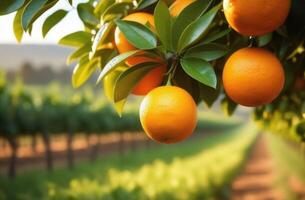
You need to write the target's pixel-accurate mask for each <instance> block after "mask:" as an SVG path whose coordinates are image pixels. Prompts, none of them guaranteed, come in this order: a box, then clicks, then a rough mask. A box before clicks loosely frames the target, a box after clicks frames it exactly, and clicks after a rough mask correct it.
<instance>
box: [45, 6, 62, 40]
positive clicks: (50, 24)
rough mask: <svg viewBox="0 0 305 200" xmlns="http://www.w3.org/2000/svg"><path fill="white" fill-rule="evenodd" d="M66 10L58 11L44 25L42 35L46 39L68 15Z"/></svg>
mask: <svg viewBox="0 0 305 200" xmlns="http://www.w3.org/2000/svg"><path fill="white" fill-rule="evenodd" d="M67 13H68V12H67V11H66V10H57V11H56V12H54V13H53V14H51V15H50V16H49V17H48V18H47V19H46V20H45V22H44V23H43V26H42V35H43V37H45V36H46V35H47V34H48V32H49V31H50V30H51V29H52V28H53V27H54V26H55V25H56V24H58V23H59V22H60V21H61V20H62V19H63V18H64V17H65V16H66V15H67Z"/></svg>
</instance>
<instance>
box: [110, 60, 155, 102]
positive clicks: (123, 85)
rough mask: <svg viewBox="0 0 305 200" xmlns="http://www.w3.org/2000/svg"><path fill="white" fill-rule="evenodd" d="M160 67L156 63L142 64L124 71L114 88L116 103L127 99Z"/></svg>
mask: <svg viewBox="0 0 305 200" xmlns="http://www.w3.org/2000/svg"><path fill="white" fill-rule="evenodd" d="M158 65H160V64H159V63H156V62H146V63H140V64H138V65H135V66H133V67H130V68H128V69H127V70H126V71H124V72H123V73H122V74H121V75H120V76H119V78H118V79H117V81H116V83H115V86H114V102H118V101H121V100H123V99H126V98H127V96H128V95H129V94H130V93H131V91H132V89H133V88H134V87H135V86H136V85H137V83H138V82H139V81H140V80H141V79H143V77H144V76H145V75H146V74H147V73H148V72H149V71H150V70H152V69H153V68H155V67H157V66H158Z"/></svg>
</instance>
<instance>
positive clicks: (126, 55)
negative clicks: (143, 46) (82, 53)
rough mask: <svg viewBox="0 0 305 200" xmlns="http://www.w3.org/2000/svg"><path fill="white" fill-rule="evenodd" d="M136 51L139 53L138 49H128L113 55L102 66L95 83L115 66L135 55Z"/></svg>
mask: <svg viewBox="0 0 305 200" xmlns="http://www.w3.org/2000/svg"><path fill="white" fill-rule="evenodd" d="M137 53H139V51H138V50H135V51H129V52H126V53H123V54H120V55H118V56H116V57H114V58H113V59H111V60H110V61H109V62H108V63H107V64H106V66H105V67H104V68H103V70H102V71H101V73H100V75H99V77H98V80H97V83H98V82H100V81H101V80H102V79H103V78H104V77H105V76H106V75H107V74H108V73H110V72H111V71H113V70H114V69H115V68H116V67H118V66H119V65H121V64H123V63H124V62H125V60H126V59H127V58H129V57H131V56H134V55H136V54H137Z"/></svg>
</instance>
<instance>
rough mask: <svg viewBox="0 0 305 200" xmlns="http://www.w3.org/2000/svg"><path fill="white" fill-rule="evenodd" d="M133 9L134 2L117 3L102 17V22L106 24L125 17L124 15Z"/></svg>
mask: <svg viewBox="0 0 305 200" xmlns="http://www.w3.org/2000/svg"><path fill="white" fill-rule="evenodd" d="M132 8H133V3H132V2H117V3H115V4H112V5H111V6H109V7H108V8H107V9H106V10H105V12H104V14H103V15H102V20H103V21H104V22H109V21H112V20H114V19H118V18H121V17H123V15H124V14H127V13H128V11H129V10H131V9H132Z"/></svg>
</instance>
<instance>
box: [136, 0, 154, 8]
mask: <svg viewBox="0 0 305 200" xmlns="http://www.w3.org/2000/svg"><path fill="white" fill-rule="evenodd" d="M157 1H158V0H142V1H140V3H139V4H138V7H137V9H138V10H143V9H144V8H147V7H149V6H151V5H153V4H154V3H157Z"/></svg>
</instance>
